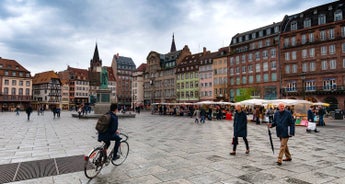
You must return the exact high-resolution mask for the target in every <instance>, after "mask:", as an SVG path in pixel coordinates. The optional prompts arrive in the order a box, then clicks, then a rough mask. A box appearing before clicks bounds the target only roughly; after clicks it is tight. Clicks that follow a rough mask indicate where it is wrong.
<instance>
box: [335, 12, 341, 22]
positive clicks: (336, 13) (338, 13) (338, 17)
mask: <svg viewBox="0 0 345 184" xmlns="http://www.w3.org/2000/svg"><path fill="white" fill-rule="evenodd" d="M338 20H343V12H342V11H341V10H337V11H335V12H334V21H338Z"/></svg>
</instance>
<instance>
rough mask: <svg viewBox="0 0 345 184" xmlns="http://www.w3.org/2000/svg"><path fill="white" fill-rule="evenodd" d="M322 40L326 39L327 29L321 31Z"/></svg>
mask: <svg viewBox="0 0 345 184" xmlns="http://www.w3.org/2000/svg"><path fill="white" fill-rule="evenodd" d="M320 40H321V41H324V40H326V31H325V30H323V31H320Z"/></svg>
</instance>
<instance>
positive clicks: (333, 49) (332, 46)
mask: <svg viewBox="0 0 345 184" xmlns="http://www.w3.org/2000/svg"><path fill="white" fill-rule="evenodd" d="M334 53H335V45H330V46H329V54H334Z"/></svg>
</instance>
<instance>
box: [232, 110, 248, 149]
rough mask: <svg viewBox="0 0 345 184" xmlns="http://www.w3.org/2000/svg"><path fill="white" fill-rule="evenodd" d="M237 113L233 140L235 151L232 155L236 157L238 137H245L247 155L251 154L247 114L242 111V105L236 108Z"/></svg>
mask: <svg viewBox="0 0 345 184" xmlns="http://www.w3.org/2000/svg"><path fill="white" fill-rule="evenodd" d="M235 108H236V113H235V117H234V137H233V139H232V144H233V149H232V152H230V155H236V147H237V144H238V137H243V140H244V143H245V144H246V149H247V150H246V154H249V144H248V140H247V114H246V113H245V112H243V111H242V108H241V105H239V104H237V105H236V106H235Z"/></svg>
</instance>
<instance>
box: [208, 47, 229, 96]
mask: <svg viewBox="0 0 345 184" xmlns="http://www.w3.org/2000/svg"><path fill="white" fill-rule="evenodd" d="M229 53H230V50H229V47H223V48H220V49H219V50H218V52H217V55H216V56H215V58H213V66H212V67H213V91H214V93H213V99H214V100H216V101H221V100H222V101H227V102H228V101H229V93H228V89H227V85H228V82H227V81H228V78H227V76H228V55H229Z"/></svg>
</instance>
